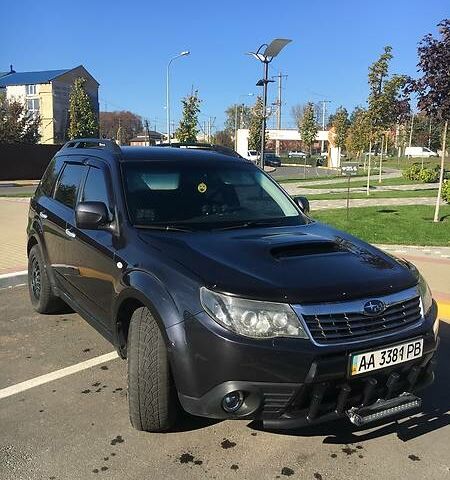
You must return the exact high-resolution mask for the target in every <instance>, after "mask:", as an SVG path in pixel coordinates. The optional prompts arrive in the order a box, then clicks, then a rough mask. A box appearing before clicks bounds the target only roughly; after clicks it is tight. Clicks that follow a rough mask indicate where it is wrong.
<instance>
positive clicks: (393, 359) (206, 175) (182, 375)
mask: <svg viewBox="0 0 450 480" xmlns="http://www.w3.org/2000/svg"><path fill="white" fill-rule="evenodd" d="M308 212H309V204H308V201H307V200H306V199H305V198H304V197H296V198H295V199H293V198H291V197H290V196H288V195H287V194H286V192H285V191H284V190H282V189H281V188H280V186H279V185H278V183H276V182H275V181H274V180H273V179H272V178H271V177H270V176H269V175H267V174H266V173H264V172H263V171H262V170H261V169H260V168H258V167H257V166H255V165H254V164H253V163H252V162H250V161H248V160H245V159H242V158H238V157H235V156H230V155H224V154H222V153H220V152H217V151H213V150H201V149H200V150H198V149H197V150H196V149H190V148H189V149H186V148H182V149H180V148H166V147H118V146H117V145H116V144H115V143H114V142H112V141H108V140H95V139H80V140H73V141H71V142H68V143H67V144H66V145H65V146H64V147H63V148H62V149H61V150H60V151H59V152H58V153H57V155H56V156H55V157H54V158H53V160H52V161H51V162H50V165H49V166H48V168H47V170H46V172H45V174H44V176H43V178H42V180H41V182H40V184H39V186H38V188H37V190H36V193H35V194H34V196H33V197H32V198H31V202H30V209H29V217H28V228H27V233H28V245H27V252H28V285H29V293H30V299H31V303H32V304H33V306H34V308H35V310H36V311H37V312H40V313H54V312H58V311H60V310H61V309H64V308H67V307H65V306H66V305H69V306H70V307H71V308H73V309H74V310H75V311H76V312H78V313H79V314H80V315H81V316H82V317H84V318H85V319H86V320H87V321H88V322H89V323H90V324H91V325H92V326H93V327H94V328H96V329H97V330H98V331H99V332H100V333H101V334H102V335H103V336H104V337H105V338H106V339H107V340H109V341H110V342H111V343H112V344H113V345H114V347H115V348H116V349H117V352H118V353H119V355H120V357H121V358H123V359H127V360H128V401H129V410H130V419H131V423H132V425H133V426H134V427H135V428H137V429H138V430H145V431H164V430H168V429H170V428H171V427H172V426H173V425H174V422H175V420H176V414H177V412H178V411H179V410H180V409H184V410H185V411H187V412H189V413H191V414H194V415H199V416H204V417H211V418H216V419H246V420H249V419H259V420H262V421H263V424H264V425H265V426H266V427H269V428H297V427H300V426H302V425H311V424H314V423H319V422H323V421H327V420H332V419H335V418H339V417H348V418H349V419H350V421H352V422H353V423H354V424H357V425H363V424H365V423H369V422H372V421H375V420H377V421H380V420H382V419H383V418H390V417H391V416H392V415H394V414H398V413H403V412H409V411H411V410H412V409H413V408H416V407H418V406H420V402H421V400H420V398H419V397H417V396H416V395H415V393H414V392H416V391H417V390H420V389H421V388H423V387H425V386H426V385H428V384H429V383H431V382H432V381H433V378H434V377H433V376H434V374H433V369H434V367H435V360H434V355H435V351H436V348H437V345H438V342H439V340H438V327H439V323H438V320H437V319H436V317H437V308H436V303H435V302H434V301H433V299H432V296H431V292H430V289H429V288H428V286H427V284H426V282H425V280H424V279H423V277H422V276H421V275H420V274H419V272H418V271H417V269H416V268H415V267H414V266H413V265H412V264H411V263H409V262H408V261H406V260H401V259H397V258H395V257H393V256H392V255H390V254H389V255H388V254H386V253H384V252H383V251H382V250H379V249H378V248H376V247H374V246H373V245H370V244H367V243H365V242H363V241H361V240H359V239H357V238H355V237H353V236H352V235H350V234H348V233H345V232H342V231H339V230H337V229H335V228H332V227H330V226H327V225H324V224H321V223H319V222H317V221H315V220H313V219H312V218H311V217H310V216H309V213H308ZM362 279H363V280H364V281H362ZM42 328H43V329H45V328H46V326H45V323H43V324H42ZM49 348H51V343H50V344H49Z"/></svg>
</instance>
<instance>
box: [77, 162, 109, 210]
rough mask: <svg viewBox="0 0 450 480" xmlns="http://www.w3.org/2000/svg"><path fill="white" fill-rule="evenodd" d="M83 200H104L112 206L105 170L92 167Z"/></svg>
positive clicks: (107, 204) (85, 185) (82, 196)
mask: <svg viewBox="0 0 450 480" xmlns="http://www.w3.org/2000/svg"><path fill="white" fill-rule="evenodd" d="M81 201H82V202H103V203H104V204H105V205H106V206H107V208H110V202H109V196H108V188H107V186H106V178H105V174H104V172H103V170H101V169H100V168H96V167H90V168H89V172H88V174H87V178H86V182H85V184H84V189H83V193H82V195H81Z"/></svg>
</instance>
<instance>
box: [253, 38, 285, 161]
mask: <svg viewBox="0 0 450 480" xmlns="http://www.w3.org/2000/svg"><path fill="white" fill-rule="evenodd" d="M289 42H291V40H288V39H285V38H276V39H275V40H272V41H271V42H270V44H269V45H267V43H263V44H262V45H261V46H260V47H259V48H258V50H256V52H250V53H249V55H252V56H253V57H255V58H256V59H257V60H259V61H260V62H261V63H262V64H263V78H262V80H259V81H258V83H257V84H256V86H258V87H263V120H262V122H261V155H260V158H259V162H260V166H261V168H264V148H265V146H266V145H265V144H266V122H267V84H268V83H270V82H273V80H269V63H270V62H271V61H272V60H273V59H274V58H275V57H276V56H277V55H278V54H279V53H280V52H281V50H282V49H283V48H284V47H285V46H286V45H287V44H288V43H289ZM264 47H266V48H265V50H264V52H262V49H263V48H264Z"/></svg>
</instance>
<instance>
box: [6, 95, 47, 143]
mask: <svg viewBox="0 0 450 480" xmlns="http://www.w3.org/2000/svg"><path fill="white" fill-rule="evenodd" d="M40 124H41V119H40V117H39V115H35V114H33V113H31V112H28V111H27V109H26V106H25V104H24V103H22V102H19V101H16V100H11V101H8V100H7V98H6V95H4V94H0V143H38V141H39V139H40V137H41V136H40V134H39V126H40Z"/></svg>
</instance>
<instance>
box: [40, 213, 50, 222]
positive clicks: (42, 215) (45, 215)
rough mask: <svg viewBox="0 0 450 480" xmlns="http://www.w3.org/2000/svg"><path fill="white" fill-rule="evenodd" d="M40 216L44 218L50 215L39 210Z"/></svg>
mask: <svg viewBox="0 0 450 480" xmlns="http://www.w3.org/2000/svg"><path fill="white" fill-rule="evenodd" d="M39 216H40V217H41V218H43V219H44V220H45V219H46V218H47V217H48V215H47V214H46V213H44V212H39Z"/></svg>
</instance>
